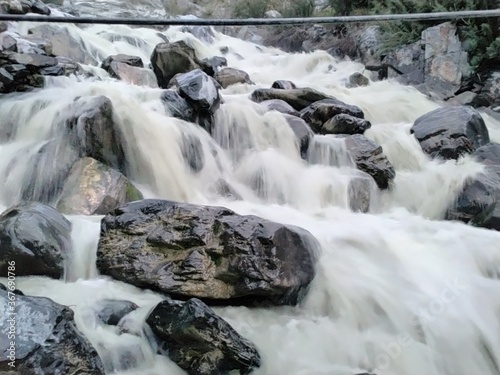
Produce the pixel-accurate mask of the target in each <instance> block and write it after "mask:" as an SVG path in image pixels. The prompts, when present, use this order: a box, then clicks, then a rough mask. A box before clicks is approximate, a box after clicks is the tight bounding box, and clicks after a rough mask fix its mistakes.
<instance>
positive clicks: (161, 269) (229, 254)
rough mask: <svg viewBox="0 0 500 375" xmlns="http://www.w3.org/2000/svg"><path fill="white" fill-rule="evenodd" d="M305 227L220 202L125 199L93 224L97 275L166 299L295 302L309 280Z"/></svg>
mask: <svg viewBox="0 0 500 375" xmlns="http://www.w3.org/2000/svg"><path fill="white" fill-rule="evenodd" d="M315 246H316V240H315V238H314V237H313V236H312V235H311V234H309V232H307V231H305V230H303V229H301V228H297V227H292V226H285V225H281V224H278V223H273V222H270V221H267V220H264V219H261V218H258V217H256V216H241V215H237V214H236V213H234V212H233V211H231V210H228V209H226V208H222V207H211V206H197V205H192V204H184V203H176V202H171V201H163V200H143V201H139V202H133V203H129V204H127V205H125V206H123V207H121V208H118V209H116V210H114V211H112V212H111V213H109V214H108V215H107V216H106V217H105V218H104V219H103V221H102V224H101V237H100V240H99V246H98V251H97V267H98V269H99V271H100V272H101V273H102V274H105V275H109V276H111V277H113V278H115V279H117V280H121V281H124V282H127V283H129V284H132V285H136V286H139V287H143V288H150V289H152V290H157V291H160V292H161V293H165V294H169V295H171V296H172V297H182V298H190V297H196V298H201V299H205V300H207V301H217V302H218V303H222V304H231V303H249V302H252V301H254V300H259V299H268V300H269V301H272V302H273V303H275V304H277V305H282V304H295V303H297V302H298V301H299V300H300V299H301V297H302V296H303V295H304V293H305V291H306V290H307V287H308V285H309V283H310V282H311V281H312V279H313V277H314V273H315V271H314V254H313V251H314V248H315Z"/></svg>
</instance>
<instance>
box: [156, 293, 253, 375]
mask: <svg viewBox="0 0 500 375" xmlns="http://www.w3.org/2000/svg"><path fill="white" fill-rule="evenodd" d="M146 323H147V324H148V325H149V327H150V328H151V330H152V331H153V334H154V336H155V338H156V340H157V341H158V344H159V345H158V347H159V352H160V353H162V354H166V355H168V357H169V358H170V359H171V360H172V361H173V362H175V363H177V365H179V367H181V368H182V369H184V370H185V371H186V372H187V373H188V374H190V375H218V374H227V373H230V372H231V371H233V370H236V371H238V373H240V374H249V373H250V372H252V370H254V369H255V368H258V367H260V355H259V353H258V351H257V349H256V348H255V346H254V345H253V344H252V343H251V342H250V341H248V340H247V339H245V338H244V337H242V336H240V335H239V334H238V333H237V332H236V331H235V330H234V329H233V328H232V327H231V326H230V325H229V324H228V323H227V322H226V321H224V320H223V319H222V318H220V317H219V316H217V315H216V314H215V313H214V312H213V311H212V310H211V309H210V308H209V307H208V306H207V305H205V304H204V303H203V302H201V301H200V300H198V299H195V298H193V299H190V300H189V301H187V302H180V301H174V300H171V299H166V300H164V301H162V302H160V303H159V304H158V305H157V306H156V307H155V308H154V310H153V311H152V312H151V313H150V314H149V316H148V317H147V320H146Z"/></svg>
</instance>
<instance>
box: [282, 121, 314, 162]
mask: <svg viewBox="0 0 500 375" xmlns="http://www.w3.org/2000/svg"><path fill="white" fill-rule="evenodd" d="M284 116H285V119H286V121H287V122H288V125H290V127H291V128H292V130H293V132H294V133H295V137H296V138H297V142H298V145H299V150H300V155H301V157H302V158H303V159H307V150H308V149H309V144H310V143H311V140H312V138H313V137H314V133H313V131H312V130H311V128H310V127H309V125H307V123H306V122H305V121H304V120H302V119H301V118H300V117H295V116H291V115H284Z"/></svg>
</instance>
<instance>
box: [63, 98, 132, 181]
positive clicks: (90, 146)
mask: <svg viewBox="0 0 500 375" xmlns="http://www.w3.org/2000/svg"><path fill="white" fill-rule="evenodd" d="M65 112H68V113H71V117H70V118H69V119H68V121H67V127H68V133H69V136H70V144H71V145H72V146H73V147H74V148H75V149H77V150H79V151H80V155H81V156H82V157H84V156H88V157H91V158H93V159H96V160H98V161H100V162H101V163H104V164H106V165H108V166H110V167H111V168H114V169H117V170H119V171H120V172H122V173H125V174H126V170H125V168H126V160H125V151H124V148H123V145H124V142H123V136H122V133H121V131H120V129H119V128H118V126H117V124H116V123H115V121H114V111H113V104H112V103H111V100H109V98H107V97H105V96H94V97H81V98H78V99H77V100H76V101H75V102H74V103H73V104H72V105H70V108H68V109H67V110H66V111H65Z"/></svg>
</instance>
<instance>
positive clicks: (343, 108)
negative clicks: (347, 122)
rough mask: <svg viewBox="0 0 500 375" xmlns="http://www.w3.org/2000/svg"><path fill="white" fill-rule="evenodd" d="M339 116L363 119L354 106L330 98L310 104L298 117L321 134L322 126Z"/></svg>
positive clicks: (360, 111) (358, 109)
mask: <svg viewBox="0 0 500 375" xmlns="http://www.w3.org/2000/svg"><path fill="white" fill-rule="evenodd" d="M340 114H347V115H351V116H353V117H357V118H360V119H364V118H365V115H364V113H363V111H362V110H361V109H360V108H359V107H357V106H355V105H349V104H346V103H344V102H342V101H340V100H338V99H335V98H330V99H324V100H320V101H317V102H314V103H312V104H311V105H309V106H308V107H307V108H304V109H303V110H301V111H300V117H302V119H303V120H304V121H306V122H307V123H308V124H309V125H311V128H312V130H313V131H314V132H315V133H322V128H323V124H324V123H325V122H327V121H328V120H330V119H331V118H333V117H334V116H337V115H340Z"/></svg>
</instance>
